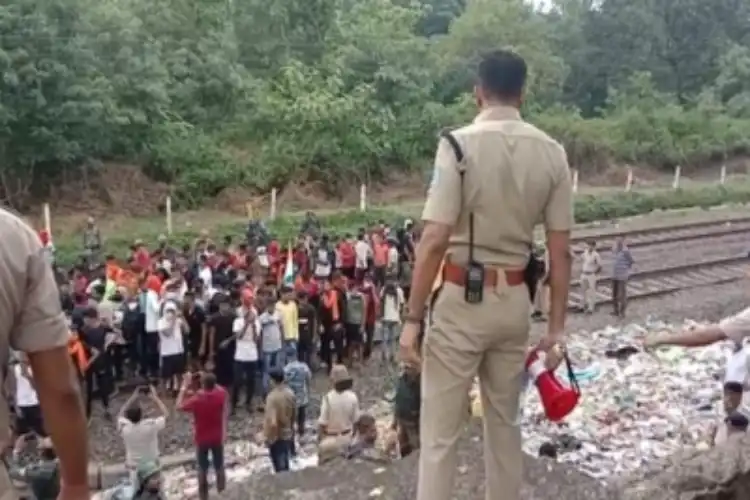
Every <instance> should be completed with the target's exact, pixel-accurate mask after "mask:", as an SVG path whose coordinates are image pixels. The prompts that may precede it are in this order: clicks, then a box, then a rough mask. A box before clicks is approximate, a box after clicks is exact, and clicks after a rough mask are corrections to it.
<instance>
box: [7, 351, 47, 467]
mask: <svg viewBox="0 0 750 500" xmlns="http://www.w3.org/2000/svg"><path fill="white" fill-rule="evenodd" d="M13 372H14V373H13V374H14V375H15V382H16V391H15V392H16V408H17V409H18V415H19V419H18V432H17V434H18V439H17V440H16V443H15V447H14V448H13V455H14V456H16V457H17V456H18V455H19V454H20V453H21V451H22V449H23V445H24V443H25V442H26V440H27V439H28V438H29V437H36V438H45V437H47V433H46V432H45V431H44V424H43V422H42V409H41V407H40V406H39V396H38V395H37V393H36V389H34V382H33V378H32V375H31V367H30V366H29V358H28V357H27V356H26V355H25V354H23V353H20V356H19V362H18V363H17V364H16V365H15V366H14V367H13Z"/></svg>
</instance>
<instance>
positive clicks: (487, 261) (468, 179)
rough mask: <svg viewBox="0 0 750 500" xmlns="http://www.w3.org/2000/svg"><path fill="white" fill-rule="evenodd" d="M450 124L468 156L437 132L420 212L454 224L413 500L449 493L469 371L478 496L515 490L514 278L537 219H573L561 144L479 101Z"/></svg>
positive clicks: (429, 345) (552, 225)
mask: <svg viewBox="0 0 750 500" xmlns="http://www.w3.org/2000/svg"><path fill="white" fill-rule="evenodd" d="M452 134H453V136H454V137H455V138H456V140H457V142H458V143H459V145H460V146H461V148H462V150H463V152H464V154H465V160H464V161H463V162H462V163H460V164H459V163H458V161H457V159H456V156H455V155H454V153H453V150H452V149H451V147H450V145H449V144H448V142H447V141H446V140H445V139H442V140H441V141H440V144H439V146H438V152H437V155H436V159H435V166H434V168H435V170H434V173H433V179H432V185H431V187H430V191H429V194H428V196H427V201H426V204H425V208H424V213H423V216H422V218H423V219H424V220H425V221H426V222H428V223H438V224H445V225H449V226H451V227H452V235H451V238H450V244H449V247H448V251H447V255H446V262H445V265H444V270H443V278H444V279H443V286H442V288H440V289H439V291H438V292H437V296H436V297H434V298H433V300H434V301H433V303H432V308H431V312H430V322H429V326H428V328H427V331H426V336H425V341H424V344H423V353H422V357H423V366H422V402H421V415H420V432H421V436H420V437H421V446H422V448H421V452H420V457H419V481H418V486H417V500H455V499H456V498H458V496H459V495H457V494H456V492H454V491H453V487H454V481H455V475H456V470H457V469H458V455H457V442H458V439H459V437H460V435H461V432H462V430H463V428H464V424H465V421H466V408H467V406H468V404H469V389H470V387H471V384H472V382H473V380H474V378H475V376H477V375H478V376H479V383H480V392H481V398H482V399H481V401H482V407H483V409H484V438H485V439H484V461H485V478H486V479H485V481H486V486H485V499H486V500H519V498H520V490H521V483H522V464H523V454H522V451H521V432H520V427H519V421H518V420H519V419H518V415H519V396H520V391H521V389H522V381H523V374H524V362H525V359H526V352H527V346H528V341H529V328H530V317H529V311H530V306H531V304H530V303H529V293H528V290H527V289H526V287H525V286H524V285H523V283H522V278H521V276H522V272H523V269H524V267H525V266H526V264H527V262H528V259H529V254H530V249H531V245H532V242H533V232H534V226H535V225H536V224H537V223H538V222H542V221H543V222H544V223H545V226H546V227H547V229H548V230H555V231H567V230H570V227H571V225H572V224H573V214H572V188H571V181H570V171H569V168H568V165H567V159H566V157H565V152H564V150H563V149H562V147H561V146H560V145H559V144H558V143H556V142H555V141H554V140H552V139H551V138H549V137H548V136H547V135H546V134H545V133H544V132H542V131H541V130H539V129H537V128H535V127H534V126H533V125H530V124H527V123H525V122H524V121H522V120H521V118H520V115H519V113H518V111H517V110H515V109H513V108H506V107H498V108H491V109H489V110H486V111H484V112H482V113H481V114H480V115H479V116H478V117H477V118H476V120H475V121H474V123H473V124H471V125H469V126H466V127H463V128H461V129H459V130H457V131H454V132H453V133H452ZM460 171H464V172H465V175H464V182H463V184H462V183H461V176H460V173H459V172H460ZM470 212H471V213H473V214H474V216H473V219H474V235H475V241H474V244H475V247H474V260H476V261H478V262H481V263H482V264H484V265H485V268H486V272H485V275H486V280H485V286H484V294H483V295H484V297H483V301H482V302H481V303H478V304H469V303H467V302H466V301H465V299H464V286H463V283H462V282H463V277H464V273H465V267H466V264H467V263H468V242H469V231H468V229H469V213H470Z"/></svg>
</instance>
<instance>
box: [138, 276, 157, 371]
mask: <svg viewBox="0 0 750 500" xmlns="http://www.w3.org/2000/svg"><path fill="white" fill-rule="evenodd" d="M141 295H142V296H143V300H142V304H141V305H142V309H141V310H142V311H143V315H144V318H145V323H146V325H145V327H146V328H145V329H146V335H145V338H144V344H145V345H144V346H143V353H142V354H143V356H144V361H143V364H144V366H143V368H142V370H143V371H144V373H143V375H145V376H149V377H158V376H159V317H160V316H161V299H160V298H159V294H158V293H157V292H156V291H155V290H151V289H149V288H148V287H147V286H146V283H145V280H144V283H143V285H142V288H141Z"/></svg>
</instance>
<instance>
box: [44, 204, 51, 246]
mask: <svg viewBox="0 0 750 500" xmlns="http://www.w3.org/2000/svg"><path fill="white" fill-rule="evenodd" d="M43 211H44V212H43V214H44V230H45V231H47V234H48V235H49V237H50V239H52V214H51V212H50V209H49V203H45V204H44V208H43Z"/></svg>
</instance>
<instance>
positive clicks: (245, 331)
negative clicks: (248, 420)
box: [232, 307, 260, 413]
mask: <svg viewBox="0 0 750 500" xmlns="http://www.w3.org/2000/svg"><path fill="white" fill-rule="evenodd" d="M240 312H241V314H238V315H237V318H236V319H235V320H234V324H233V325H232V331H233V332H234V338H235V339H236V341H237V344H236V346H237V347H236V348H235V351H234V385H233V386H232V412H234V411H235V410H236V408H237V403H238V402H239V399H240V391H241V390H242V388H244V389H245V408H246V409H247V411H248V413H251V412H252V411H253V407H252V402H253V396H254V395H255V378H256V376H257V375H258V373H259V368H260V363H259V356H258V340H259V339H260V320H259V319H258V312H257V311H256V310H255V308H254V307H249V308H244V307H243V308H240Z"/></svg>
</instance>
